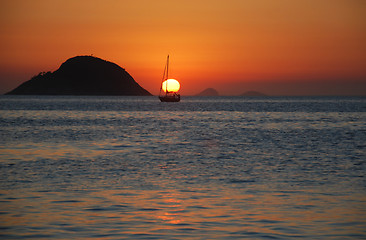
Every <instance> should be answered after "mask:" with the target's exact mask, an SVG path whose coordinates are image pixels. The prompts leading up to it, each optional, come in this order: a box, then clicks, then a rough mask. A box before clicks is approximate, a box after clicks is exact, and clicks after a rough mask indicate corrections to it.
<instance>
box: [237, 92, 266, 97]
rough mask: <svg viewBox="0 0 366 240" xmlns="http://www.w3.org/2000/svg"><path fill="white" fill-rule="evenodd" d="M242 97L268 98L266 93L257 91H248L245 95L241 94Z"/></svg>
mask: <svg viewBox="0 0 366 240" xmlns="http://www.w3.org/2000/svg"><path fill="white" fill-rule="evenodd" d="M240 96H246V97H265V96H267V95H266V94H264V93H261V92H257V91H248V92H245V93H243V94H240Z"/></svg>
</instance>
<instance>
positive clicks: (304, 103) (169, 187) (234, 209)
mask: <svg viewBox="0 0 366 240" xmlns="http://www.w3.org/2000/svg"><path fill="white" fill-rule="evenodd" d="M0 238H4V239H18V238H34V239H90V238H95V239H245V238H247V239H366V98H351V97H349V98H347V97H288V98H285V97H283V98H282V97H276V98H274V97H273V98H245V97H216V98H210V97H205V98H199V97H182V101H181V102H179V103H161V102H159V100H158V99H157V97H60V96H59V97H50V96H48V97H38V96H1V97H0Z"/></svg>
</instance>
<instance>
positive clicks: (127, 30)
mask: <svg viewBox="0 0 366 240" xmlns="http://www.w3.org/2000/svg"><path fill="white" fill-rule="evenodd" d="M365 12H366V1H359V0H349V1H345V0H333V1H331V0H324V1H315V0H298V1H290V0H280V1H271V0H259V1H254V0H249V1H241V0H216V1H212V0H211V1H209V0H201V1H194V0H186V1H169V0H155V1H149V0H122V1H115V0H106V1H96V0H91V1H87V2H85V1H71V0H62V1H61V0H55V1H47V0H34V1H30V0H12V1H1V2H0V43H1V44H0V52H1V55H0V94H3V93H5V92H7V91H10V90H12V89H14V88H15V87H17V86H18V85H19V84H21V83H22V82H24V81H26V80H29V79H30V78H31V77H32V76H34V75H36V74H38V73H39V72H42V71H55V70H56V69H57V68H58V67H59V66H60V65H61V64H62V63H63V62H64V61H66V60H67V59H68V58H70V57H74V56H78V55H90V54H93V55H94V56H97V57H100V58H102V59H105V60H108V61H111V62H114V63H116V64H118V65H119V66H121V67H123V68H125V69H126V70H127V71H128V72H129V73H130V74H131V75H132V77H133V78H134V79H135V80H136V81H137V82H138V83H139V84H140V85H141V86H142V87H143V88H145V89H146V90H148V91H150V92H151V93H153V94H157V93H158V91H159V88H160V82H161V76H162V74H163V70H164V64H165V58H166V55H167V54H170V56H171V66H170V76H171V77H172V78H175V79H177V80H179V82H180V83H181V93H182V94H183V95H193V94H196V93H198V92H200V91H202V90H204V89H205V88H208V87H212V88H215V89H217V90H218V91H219V92H220V94H221V95H238V94H241V93H243V92H246V91H251V90H255V91H260V92H264V93H266V94H269V95H366V15H365V14H364V13H365Z"/></svg>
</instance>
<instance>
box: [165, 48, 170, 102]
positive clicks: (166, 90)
mask: <svg viewBox="0 0 366 240" xmlns="http://www.w3.org/2000/svg"><path fill="white" fill-rule="evenodd" d="M168 79H169V54H168V57H167V59H166V80H168ZM165 95H168V81H167V82H166V84H165Z"/></svg>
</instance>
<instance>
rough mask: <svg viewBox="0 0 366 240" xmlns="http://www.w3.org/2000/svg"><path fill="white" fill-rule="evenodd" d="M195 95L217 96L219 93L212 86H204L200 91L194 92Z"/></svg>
mask: <svg viewBox="0 0 366 240" xmlns="http://www.w3.org/2000/svg"><path fill="white" fill-rule="evenodd" d="M196 96H219V93H218V92H217V91H216V89H214V88H206V89H205V90H203V91H202V92H200V93H198V94H196Z"/></svg>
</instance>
